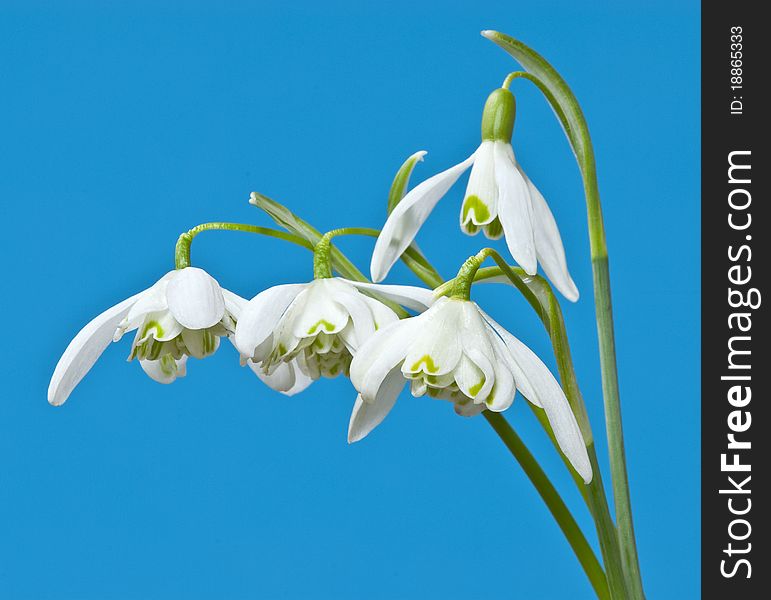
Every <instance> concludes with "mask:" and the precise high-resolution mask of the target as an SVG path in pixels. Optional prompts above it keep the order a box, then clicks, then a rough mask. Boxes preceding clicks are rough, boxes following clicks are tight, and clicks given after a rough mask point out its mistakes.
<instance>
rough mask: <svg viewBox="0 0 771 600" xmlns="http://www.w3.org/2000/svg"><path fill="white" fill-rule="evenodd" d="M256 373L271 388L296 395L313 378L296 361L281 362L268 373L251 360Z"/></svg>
mask: <svg viewBox="0 0 771 600" xmlns="http://www.w3.org/2000/svg"><path fill="white" fill-rule="evenodd" d="M247 364H248V365H249V368H250V369H251V370H252V371H254V374H255V375H257V377H259V378H260V380H261V381H262V382H263V383H265V384H266V385H267V386H268V387H269V388H271V389H274V390H276V391H277V392H281V393H282V394H284V395H286V396H294V395H295V394H299V393H300V392H302V391H303V390H304V389H305V388H307V387H308V386H309V385H310V384H311V383H313V379H311V378H310V377H308V376H307V375H305V374H304V373H303V372H302V371H301V370H300V368H299V367H298V366H297V364H296V362H295V361H290V362H285V363H281V364H279V365H278V367H276V369H275V370H274V371H273V373H271V374H270V375H267V374H266V373H265V372H264V371H263V370H262V367H261V366H260V365H257V364H255V363H254V362H252V361H251V360H250V361H248V363H247Z"/></svg>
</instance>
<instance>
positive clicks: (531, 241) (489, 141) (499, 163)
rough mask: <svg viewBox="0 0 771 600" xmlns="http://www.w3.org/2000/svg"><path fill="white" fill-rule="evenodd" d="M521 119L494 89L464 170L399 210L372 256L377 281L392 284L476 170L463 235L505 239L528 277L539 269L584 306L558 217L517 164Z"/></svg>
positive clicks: (414, 193) (450, 172) (415, 193)
mask: <svg viewBox="0 0 771 600" xmlns="http://www.w3.org/2000/svg"><path fill="white" fill-rule="evenodd" d="M514 114H515V101H514V96H513V95H512V93H511V92H510V91H509V90H507V89H503V88H500V89H497V90H495V91H494V92H493V93H492V94H491V95H490V97H489V98H488V99H487V103H486V104H485V109H484V113H483V116H482V143H481V144H480V146H479V147H478V148H477V149H476V150H475V151H474V153H473V154H472V155H471V156H469V157H468V158H467V159H466V160H464V161H463V162H462V163H460V164H458V165H455V166H454V167H451V168H449V169H447V170H446V171H443V172H441V173H438V174H437V175H434V176H433V177H430V178H429V179H426V180H425V181H423V182H422V183H420V184H418V185H417V186H415V188H413V189H412V190H411V191H409V192H408V193H407V195H406V196H405V197H404V198H403V199H402V201H401V202H400V203H399V204H398V205H397V206H396V207H395V208H394V210H393V211H392V212H391V214H390V215H389V217H388V219H387V220H386V222H385V225H384V226H383V229H382V232H381V234H380V236H379V237H378V240H377V242H376V244H375V250H374V252H373V254H372V262H371V265H370V269H371V274H372V280H373V281H382V280H383V279H384V278H385V277H386V275H387V274H388V272H389V271H390V270H391V267H392V266H393V265H394V263H395V262H396V261H397V260H398V259H399V257H400V256H401V254H402V253H403V252H404V251H405V250H406V249H407V247H408V246H409V245H410V244H411V243H412V241H413V240H414V239H415V236H416V235H417V233H418V230H419V229H420V227H421V226H422V225H423V223H424V222H425V221H426V219H427V218H428V215H429V214H430V213H431V211H432V210H433V209H434V207H435V206H436V204H437V202H439V200H441V198H442V197H443V196H444V195H445V194H446V193H447V191H448V190H449V189H450V188H451V187H452V186H453V185H454V184H455V182H456V181H457V180H458V178H459V177H460V176H461V175H462V174H463V173H464V172H465V171H466V170H467V169H468V168H469V167H471V175H470V177H469V181H468V186H467V187H466V195H465V197H464V200H463V205H462V206H461V211H460V226H461V229H462V230H463V231H464V232H465V233H467V234H469V235H475V234H477V233H478V232H479V230H480V229H481V230H482V231H483V232H484V234H485V235H486V236H487V237H488V238H491V239H497V238H500V237H501V236H505V237H506V244H507V246H508V248H509V252H511V256H512V257H513V258H514V260H515V261H516V262H517V263H518V264H519V265H520V266H521V267H522V268H523V269H524V270H525V271H526V272H527V273H528V274H529V275H535V274H536V271H537V266H538V263H540V264H541V267H542V268H543V270H544V273H545V274H546V276H547V277H548V278H549V279H550V280H551V281H552V283H553V284H554V286H555V287H556V288H557V289H558V290H559V291H560V292H561V293H562V294H563V295H564V296H565V297H566V298H567V299H568V300H571V301H576V300H578V288H577V287H576V285H575V283H574V282H573V279H572V278H571V277H570V273H569V272H568V267H567V261H566V259H565V249H564V247H563V245H562V238H561V237H560V233H559V230H558V229H557V223H556V221H555V219H554V215H552V212H551V210H550V209H549V206H548V205H547V204H546V200H545V199H544V197H543V196H542V195H541V193H540V192H539V191H538V189H537V188H536V187H535V185H533V182H532V181H530V179H529V178H528V176H527V175H526V174H525V172H524V171H523V170H522V167H521V166H520V165H519V163H518V162H517V160H516V158H515V157H514V150H513V149H512V147H511V134H512V131H513V127H514Z"/></svg>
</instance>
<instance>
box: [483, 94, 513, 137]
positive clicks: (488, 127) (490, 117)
mask: <svg viewBox="0 0 771 600" xmlns="http://www.w3.org/2000/svg"><path fill="white" fill-rule="evenodd" d="M516 114H517V102H516V100H514V94H512V93H511V92H510V91H509V90H506V89H504V88H498V89H497V90H494V91H493V93H492V94H490V95H489V96H488V97H487V102H485V108H484V111H483V112H482V140H492V141H501V142H507V143H508V142H511V134H512V132H513V131H514V118H515V116H516Z"/></svg>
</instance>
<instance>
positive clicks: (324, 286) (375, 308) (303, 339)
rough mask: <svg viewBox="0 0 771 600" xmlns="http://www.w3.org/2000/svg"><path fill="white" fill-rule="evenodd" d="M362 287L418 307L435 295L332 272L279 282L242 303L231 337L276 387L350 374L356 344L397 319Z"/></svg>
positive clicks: (291, 388)
mask: <svg viewBox="0 0 771 600" xmlns="http://www.w3.org/2000/svg"><path fill="white" fill-rule="evenodd" d="M363 292H364V293H363ZM366 292H371V293H376V294H377V295H380V296H382V297H385V298H387V299H389V300H393V301H394V302H397V303H399V304H402V305H404V306H406V307H408V308H411V309H414V310H418V311H422V310H425V309H426V308H428V306H429V305H430V304H431V302H432V301H433V292H431V290H427V289H423V288H417V287H409V286H395V285H375V284H368V283H359V282H354V281H348V280H346V279H341V278H332V277H323V278H318V279H314V280H313V281H312V282H310V283H300V284H288V285H278V286H275V287H272V288H269V289H267V290H265V291H264V292H262V293H260V294H258V295H257V296H255V297H254V298H252V299H251V300H250V301H249V302H248V303H247V304H246V306H245V307H244V308H243V311H242V312H241V318H240V319H239V321H238V324H237V325H236V333H235V338H234V343H235V345H236V347H237V348H238V350H239V352H240V353H241V356H242V358H243V359H245V360H249V361H251V362H252V363H253V364H254V365H255V372H257V373H259V374H261V375H262V378H263V380H264V381H265V383H267V384H268V385H269V386H270V387H272V388H273V389H275V390H277V391H280V392H284V393H289V394H291V393H296V392H298V391H300V390H301V389H304V388H305V387H307V386H308V385H309V384H310V383H311V382H312V381H314V380H316V379H318V378H319V377H329V378H333V377H337V376H338V375H348V372H349V367H350V364H351V358H352V357H353V355H354V354H355V353H356V351H357V350H358V348H359V347H360V346H361V345H362V344H363V343H364V342H365V341H366V340H367V339H369V338H370V337H372V335H373V334H374V333H375V331H377V330H378V329H380V328H383V327H387V326H388V325H390V324H392V323H394V322H396V321H398V320H399V317H398V316H397V315H396V313H395V312H394V311H393V310H392V309H391V308H389V307H388V306H386V305H385V304H383V303H382V302H381V301H379V300H376V299H375V298H373V297H371V296H369V295H367V294H366Z"/></svg>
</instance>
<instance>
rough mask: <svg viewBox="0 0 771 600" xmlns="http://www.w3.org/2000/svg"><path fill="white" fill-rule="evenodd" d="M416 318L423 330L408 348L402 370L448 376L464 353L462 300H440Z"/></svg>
mask: <svg viewBox="0 0 771 600" xmlns="http://www.w3.org/2000/svg"><path fill="white" fill-rule="evenodd" d="M418 318H420V319H423V327H422V330H421V331H420V335H417V336H415V338H414V340H413V342H412V343H411V344H410V346H409V348H408V351H407V354H406V356H405V357H404V365H403V366H402V371H403V372H404V373H419V372H421V371H422V372H424V373H426V374H428V375H434V376H441V375H446V374H447V373H451V372H452V371H453V370H454V369H455V367H456V366H457V365H458V363H459V362H460V359H461V354H462V351H463V346H462V344H461V340H460V338H461V336H462V335H463V327H462V324H463V301H460V300H450V299H448V298H440V299H439V300H437V303H436V304H435V305H434V306H433V307H431V309H430V310H428V311H426V312H425V313H423V314H422V315H420V317H418Z"/></svg>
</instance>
